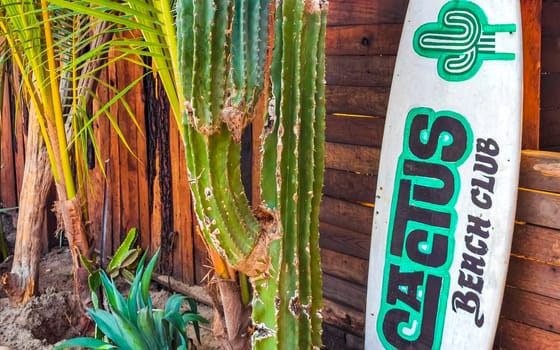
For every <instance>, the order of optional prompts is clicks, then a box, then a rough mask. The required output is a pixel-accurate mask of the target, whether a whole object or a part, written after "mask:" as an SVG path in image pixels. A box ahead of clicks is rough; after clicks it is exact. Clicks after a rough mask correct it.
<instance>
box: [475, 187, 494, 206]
mask: <svg viewBox="0 0 560 350" xmlns="http://www.w3.org/2000/svg"><path fill="white" fill-rule="evenodd" d="M471 200H472V202H473V203H474V204H475V205H476V206H477V207H479V208H481V209H490V208H492V197H490V195H489V194H488V193H482V194H481V192H480V189H478V188H473V189H471Z"/></svg>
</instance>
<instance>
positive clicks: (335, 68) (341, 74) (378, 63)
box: [327, 56, 396, 88]
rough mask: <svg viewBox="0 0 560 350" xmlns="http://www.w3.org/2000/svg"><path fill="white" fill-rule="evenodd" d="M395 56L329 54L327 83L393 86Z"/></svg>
mask: <svg viewBox="0 0 560 350" xmlns="http://www.w3.org/2000/svg"><path fill="white" fill-rule="evenodd" d="M395 59H396V58H395V56H327V84H329V85H338V86H370V87H386V88H389V87H390V86H391V81H392V80H393V70H394V69H395Z"/></svg>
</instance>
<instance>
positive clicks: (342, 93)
mask: <svg viewBox="0 0 560 350" xmlns="http://www.w3.org/2000/svg"><path fill="white" fill-rule="evenodd" d="M325 98H326V101H327V102H326V104H327V112H328V113H343V114H360V115H369V116H375V117H384V116H385V115H386V113H387V103H388V101H389V88H388V87H365V86H337V85H327V87H326V92H325Z"/></svg>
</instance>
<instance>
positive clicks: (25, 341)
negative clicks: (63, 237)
mask: <svg viewBox="0 0 560 350" xmlns="http://www.w3.org/2000/svg"><path fill="white" fill-rule="evenodd" d="M1 219H2V223H1V224H2V225H3V228H4V233H5V234H6V240H7V241H8V245H9V246H10V247H13V242H14V241H15V229H14V227H15V225H14V224H13V222H15V221H14V220H15V219H13V218H12V217H11V216H9V215H8V216H7V215H2V218H1ZM10 265H11V258H10V257H9V258H8V259H6V261H4V262H0V275H1V274H2V273H4V272H6V271H9V269H10ZM72 290H73V283H72V261H71V255H70V251H69V249H68V248H67V247H57V248H54V249H51V251H50V252H49V253H47V254H45V255H44V256H43V257H42V258H41V265H40V277H39V295H37V296H35V297H33V298H32V299H31V300H30V301H29V302H28V303H27V304H25V305H23V306H13V305H10V302H9V300H8V298H7V297H6V295H5V294H4V292H3V291H2V289H1V288H0V349H5V348H3V347H8V349H11V350H47V349H51V348H52V347H53V346H54V344H56V343H58V342H60V341H62V340H63V339H68V338H73V337H77V336H91V334H82V333H83V331H82V330H81V328H83V327H80V326H78V324H79V322H76V321H77V320H76V317H75V315H76V312H75V310H76V308H75V307H74V305H75V303H74V302H73V297H72ZM151 293H152V294H151V295H152V300H153V302H154V307H163V306H164V305H165V302H166V300H167V299H168V298H169V296H171V295H172V292H170V291H168V290H165V289H163V288H162V287H161V286H158V285H156V284H154V285H152V286H151ZM198 311H199V313H200V314H201V315H202V316H203V317H205V318H206V319H208V320H211V318H212V309H211V308H210V307H209V306H207V305H204V304H199V305H198ZM82 323H83V322H82ZM89 328H90V329H92V327H89ZM189 336H191V337H193V338H194V333H193V332H192V331H191V332H190V333H189ZM195 344H196V345H195V346H196V349H198V350H214V349H221V346H220V345H219V343H218V341H217V340H216V339H215V337H214V335H213V333H212V331H211V326H210V324H207V325H201V344H197V342H196V341H195Z"/></svg>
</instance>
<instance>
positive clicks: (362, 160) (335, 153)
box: [325, 142, 381, 175]
mask: <svg viewBox="0 0 560 350" xmlns="http://www.w3.org/2000/svg"><path fill="white" fill-rule="evenodd" d="M380 154H381V150H380V149H379V148H374V147H364V146H356V145H346V144H341V143H333V142H327V143H326V145H325V167H326V168H328V169H338V170H344V171H354V172H359V173H364V174H370V175H376V174H377V172H378V170H379V156H380Z"/></svg>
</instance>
